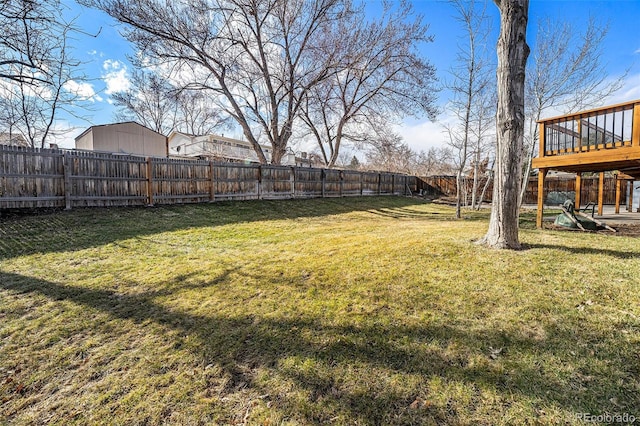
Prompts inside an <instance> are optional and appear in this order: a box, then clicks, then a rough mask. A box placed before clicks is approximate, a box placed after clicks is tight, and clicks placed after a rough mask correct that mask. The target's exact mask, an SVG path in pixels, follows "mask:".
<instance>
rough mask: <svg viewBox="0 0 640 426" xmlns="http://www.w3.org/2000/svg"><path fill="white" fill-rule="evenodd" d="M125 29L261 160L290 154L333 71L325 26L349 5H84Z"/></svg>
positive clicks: (274, 0)
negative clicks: (223, 117) (212, 105)
mask: <svg viewBox="0 0 640 426" xmlns="http://www.w3.org/2000/svg"><path fill="white" fill-rule="evenodd" d="M82 2H83V3H84V4H87V5H89V6H94V7H97V8H99V9H102V10H104V11H106V12H107V13H108V14H110V15H111V16H112V17H114V18H115V19H116V20H118V21H120V22H122V23H124V24H126V25H127V27H128V28H129V30H128V31H127V32H126V36H127V38H128V39H129V40H130V41H132V42H133V43H134V44H135V46H136V47H137V48H138V50H139V54H140V55H141V56H142V57H144V58H145V60H148V61H149V63H151V64H152V65H162V66H164V67H169V68H172V69H173V71H174V72H176V73H177V74H178V75H179V76H180V79H181V81H182V82H183V83H184V84H183V87H186V88H191V89H196V88H197V89H202V90H206V91H208V92H209V93H210V94H211V98H212V99H213V100H215V101H217V102H219V105H220V107H221V108H223V109H224V111H225V112H226V113H227V114H229V115H230V116H231V117H233V119H234V120H235V121H236V122H237V124H238V125H239V126H240V127H241V128H242V130H243V132H244V135H245V137H246V138H247V140H248V141H249V142H251V144H252V146H253V148H254V149H255V151H256V154H257V155H258V158H259V161H260V162H262V163H266V161H267V160H266V157H265V155H264V153H263V151H262V148H261V146H260V143H259V142H260V138H264V139H266V141H265V142H268V143H270V144H271V146H272V162H273V163H275V164H279V163H280V161H281V159H282V157H283V156H284V154H285V153H286V150H287V144H288V142H289V139H290V137H291V134H292V127H293V124H294V120H295V119H296V117H297V115H298V111H299V109H300V105H301V102H302V99H303V98H304V96H305V95H306V92H307V91H308V90H309V89H310V88H311V87H313V86H315V85H316V84H318V83H319V82H321V81H323V80H324V79H326V78H327V77H328V76H329V75H330V74H331V73H332V72H334V62H335V60H334V56H333V54H332V53H331V51H330V49H328V47H327V46H323V43H325V39H326V37H324V35H325V34H326V32H327V31H326V30H327V28H329V27H330V26H331V25H332V23H333V22H334V21H335V20H337V19H342V18H343V17H344V16H345V15H346V14H348V13H349V10H348V8H349V2H348V1H347V0H315V1H305V0H264V1H263V0H185V1H181V2H166V1H161V0H135V1H134V0H83V1H82Z"/></svg>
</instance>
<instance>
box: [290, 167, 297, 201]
mask: <svg viewBox="0 0 640 426" xmlns="http://www.w3.org/2000/svg"><path fill="white" fill-rule="evenodd" d="M290 173H291V174H290V175H289V181H290V182H291V198H296V168H295V167H294V166H291V171H290Z"/></svg>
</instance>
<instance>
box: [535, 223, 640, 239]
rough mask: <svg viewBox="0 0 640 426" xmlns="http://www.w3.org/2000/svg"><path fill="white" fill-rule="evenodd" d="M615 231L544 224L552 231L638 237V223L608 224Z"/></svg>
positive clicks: (639, 228)
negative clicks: (585, 229)
mask: <svg viewBox="0 0 640 426" xmlns="http://www.w3.org/2000/svg"><path fill="white" fill-rule="evenodd" d="M609 226H611V227H612V228H613V229H615V230H616V232H612V231H610V230H608V229H604V228H602V229H598V230H597V231H581V230H579V229H571V228H565V227H564V226H557V225H545V228H546V229H553V230H554V231H566V232H590V233H598V234H603V235H610V236H612V237H640V224H616V225H613V224H610V225H609Z"/></svg>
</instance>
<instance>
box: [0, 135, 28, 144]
mask: <svg viewBox="0 0 640 426" xmlns="http://www.w3.org/2000/svg"><path fill="white" fill-rule="evenodd" d="M0 145H9V146H30V145H29V142H27V140H26V139H25V138H24V136H22V135H21V134H19V133H9V132H0Z"/></svg>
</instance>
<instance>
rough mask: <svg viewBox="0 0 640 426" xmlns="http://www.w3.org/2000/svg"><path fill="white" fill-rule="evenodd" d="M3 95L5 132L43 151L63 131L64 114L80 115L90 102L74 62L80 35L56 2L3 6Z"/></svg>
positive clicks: (15, 1)
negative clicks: (75, 38)
mask: <svg viewBox="0 0 640 426" xmlns="http://www.w3.org/2000/svg"><path fill="white" fill-rule="evenodd" d="M0 23H2V24H3V25H4V26H5V29H6V33H3V35H2V36H1V37H0V78H4V80H5V81H4V84H3V85H2V88H1V89H2V90H1V91H0V97H2V98H3V104H4V105H5V108H7V112H6V113H5V115H6V116H7V117H8V118H9V121H7V122H5V123H4V125H5V128H8V129H9V131H10V133H12V132H16V133H19V134H20V135H22V137H23V138H24V139H25V140H26V141H27V143H28V145H30V146H31V147H44V146H45V144H46V142H47V141H48V140H49V139H50V138H51V137H52V136H55V135H56V134H59V133H61V132H65V131H61V130H57V129H56V128H55V123H56V120H57V118H58V117H59V115H60V113H62V112H66V113H68V114H71V115H74V116H77V114H78V113H77V110H78V109H77V107H79V106H80V107H83V106H84V107H86V106H87V105H86V103H85V101H87V100H88V99H87V97H86V94H85V93H82V90H80V89H79V87H81V86H82V83H83V82H84V81H85V77H84V75H82V74H80V72H79V71H78V70H79V66H80V65H81V63H80V62H79V61H77V60H76V59H74V58H73V56H72V52H71V50H72V49H71V47H70V45H69V44H70V43H69V41H70V39H71V36H72V33H76V32H78V31H79V29H78V28H76V27H75V25H74V22H73V21H66V20H65V19H64V16H63V10H62V5H61V4H60V2H58V1H56V0H44V1H37V2H36V1H31V0H12V1H8V2H3V3H2V5H1V6H0Z"/></svg>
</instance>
